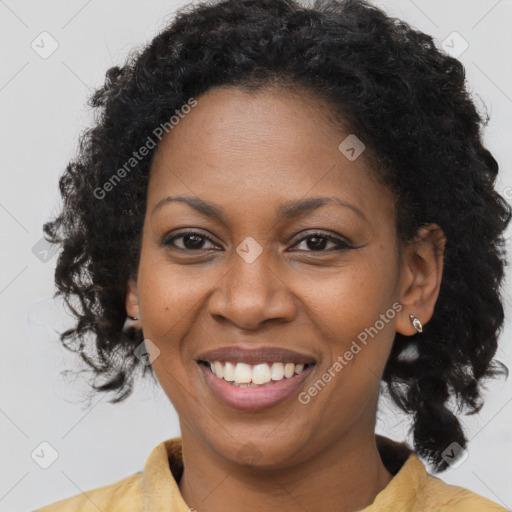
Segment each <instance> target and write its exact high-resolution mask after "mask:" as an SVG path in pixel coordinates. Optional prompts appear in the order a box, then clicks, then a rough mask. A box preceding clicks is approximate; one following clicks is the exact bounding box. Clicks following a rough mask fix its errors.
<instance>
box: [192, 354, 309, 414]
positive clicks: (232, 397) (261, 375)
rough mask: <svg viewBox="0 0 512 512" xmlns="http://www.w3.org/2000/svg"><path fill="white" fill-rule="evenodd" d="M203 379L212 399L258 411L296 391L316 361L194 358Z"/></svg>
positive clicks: (279, 401) (231, 405)
mask: <svg viewBox="0 0 512 512" xmlns="http://www.w3.org/2000/svg"><path fill="white" fill-rule="evenodd" d="M197 363H198V366H199V369H200V370H201V373H202V375H203V382H205V384H206V386H207V387H208V388H209V390H210V391H211V392H212V393H213V395H214V398H215V399H217V400H218V401H220V402H221V403H223V404H224V405H227V406H228V407H230V408H232V409H237V410H239V411H243V412H252V413H255V412H259V411H263V410H266V409H270V408H272V407H275V406H277V405H279V404H281V403H282V402H284V401H285V400H287V399H289V398H292V397H293V396H295V395H297V396H298V394H299V392H300V389H301V388H302V387H303V386H304V381H305V380H306V379H308V377H309V376H310V375H311V374H312V372H313V370H314V367H315V366H316V363H314V362H310V363H306V364H304V363H290V362H274V363H272V364H269V363H258V364H254V365H251V364H247V363H240V362H238V363H234V362H230V361H205V360H199V361H197Z"/></svg>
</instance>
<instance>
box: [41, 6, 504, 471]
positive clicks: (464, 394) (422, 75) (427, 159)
mask: <svg viewBox="0 0 512 512" xmlns="http://www.w3.org/2000/svg"><path fill="white" fill-rule="evenodd" d="M273 84H274V85H275V84H277V85H279V86H283V87H287V88H292V89H294V90H303V91H309V92H310V93H313V94H314V95H315V96H316V97H317V98H322V99H324V100H326V101H327V102H328V104H329V105H330V106H331V108H332V110H333V111H334V112H336V113H337V114H339V116H340V118H342V119H344V120H346V122H348V125H349V126H350V127H351V131H352V132H353V133H357V136H358V137H359V138H360V139H361V140H363V141H364V143H365V145H366V147H367V148H368V149H369V152H368V154H373V155H375V157H374V158H373V159H372V162H373V164H372V168H374V171H375V173H376V175H377V176H379V177H380V178H381V179H382V182H383V183H384V184H385V185H386V186H388V187H389V189H390V190H391V191H393V193H394V195H395V198H396V225H397V232H398V237H399V240H400V242H401V243H402V242H406V241H408V240H411V239H412V238H413V237H414V236H415V234H416V233H417V230H418V229H419V228H420V227H421V226H423V225H425V224H428V223H436V224H438V225H439V226H440V227H441V228H442V230H443V231H444V233H445V236H446V247H445V253H444V275H443V280H442V284H441V289H440V294H439V297H438V300H437V303H436V307H435V310H434V315H433V317H432V319H431V321H430V322H428V324H427V325H426V326H425V327H424V331H423V333H422V334H421V335H419V334H416V335H414V336H412V337H407V336H403V335H401V334H398V333H397V334H396V336H395V339H394V344H393V347H392V351H391V354H390V357H389V360H388V362H387V365H386V368H385V370H384V374H383V381H384V382H385V384H386V385H387V388H388V390H389V393H390V396H391V397H392V399H393V401H394V402H395V403H396V404H397V405H398V406H399V407H400V408H401V409H403V410H404V411H405V412H407V413H410V414H411V415H412V418H413V427H412V432H413V439H414V449H415V450H416V452H417V453H418V454H419V455H420V456H423V457H424V458H425V459H426V460H428V461H429V462H431V463H432V464H433V465H434V471H443V470H445V469H446V467H447V464H446V462H445V460H444V459H443V458H442V456H441V455H442V452H443V450H444V449H445V448H447V447H448V446H449V445H450V444H451V443H452V442H453V441H456V442H458V443H459V445H461V446H462V447H465V446H466V444H467V439H466V437H465V435H464V432H463V430H462V428H461V425H460V423H459V420H458V419H457V416H456V415H455V414H454V413H453V412H452V411H451V410H450V408H449V406H448V405H449V404H448V401H449V400H450V399H451V398H455V399H456V400H457V404H458V406H459V410H461V409H462V408H467V409H468V410H469V411H470V412H469V414H473V413H475V412H477V411H478V410H480V408H481V407H482V405H483V403H482V397H481V389H480V385H481V381H482V379H483V378H488V377H494V376H496V375H497V374H499V373H500V371H503V365H502V364H501V363H499V362H496V361H495V360H494V359H493V357H494V355H495V353H496V350H497V342H498V336H499V334H500V332H501V329H502V324H503V320H504V312H503V306H502V299H501V285H502V281H503V277H504V269H505V254H504V239H503V233H504V231H505V229H506V227H507V225H508V223H509V220H510V216H511V211H510V210H511V209H510V206H509V205H508V203H507V202H506V201H505V200H504V199H503V197H502V196H501V195H500V194H498V193H497V192H496V191H495V189H494V183H495V180H496V177H497V173H498V164H497V162H496V160H495V159H494V158H493V156H492V155H491V153H490V152H489V151H488V150H487V149H486V148H485V147H484V146H483V142H482V128H483V127H484V126H485V125H486V124H487V122H488V116H487V115H483V114H481V113H479V112H478V109H477V108H476V106H475V103H474V102H473V100H472V99H471V96H470V94H469V92H468V90H467V89H466V86H465V70H464V67H463V65H462V64H461V63H460V62H459V61H458V60H457V59H455V58H452V57H451V56H449V55H447V54H446V53H444V52H443V51H441V50H439V49H438V48H436V46H435V44H434V42H433V39H432V37H430V36H429V35H426V34H424V33H422V32H420V31H417V30H415V29H413V28H412V27H411V26H410V25H408V24H407V23H405V22H403V21H401V20H398V19H395V18H392V17H390V16H389V15H387V14H386V13H384V12H383V11H382V10H380V9H379V8H377V7H375V6H372V5H371V4H369V3H367V2H366V1H364V0H325V1H322V0H316V1H315V2H314V3H312V4H311V5H309V6H306V5H303V4H300V3H299V2H298V1H295V0H222V1H214V2H209V3H202V4H197V5H192V4H187V5H186V6H184V7H182V8H181V9H179V10H178V11H177V13H176V14H175V17H174V19H173V20H172V22H171V23H170V24H169V26H168V27H167V28H165V29H164V30H163V31H161V32H160V33H159V34H158V35H157V36H156V37H154V39H153V40H152V41H151V42H150V43H149V44H147V45H146V46H143V47H142V48H140V49H137V50H136V51H134V52H133V53H132V54H130V56H129V57H128V58H127V59H126V63H125V65H124V66H122V67H118V66H114V67H111V68H110V69H109V70H108V71H107V72H106V78H105V82H104V84H103V86H102V87H100V88H98V89H97V90H96V91H95V92H94V94H93V95H92V96H91V98H90V100H89V101H90V105H91V106H92V107H93V108H94V109H96V112H97V113H98V114H99V115H98V116H97V118H96V121H95V124H94V126H93V127H91V128H89V129H88V130H86V131H84V132H83V133H82V134H81V136H80V145H79V150H78V156H77V157H76V158H74V159H73V160H72V161H71V162H70V163H69V164H68V165H67V167H66V171H65V172H64V174H63V175H62V176H61V178H60V182H59V185H60V191H61V194H62V196H63V206H62V210H61V211H60V213H59V214H58V216H56V217H55V218H54V219H53V220H52V221H51V222H47V223H46V224H45V225H44V232H45V236H46V238H47V240H48V241H50V242H52V243H56V244H60V245H61V252H60V253H59V258H58V261H57V266H56V272H55V282H56V287H57V291H56V294H55V295H56V296H58V295H62V296H63V298H64V300H65V303H66V304H67V305H68V306H69V307H70V308H71V311H72V312H73V314H74V315H75V317H76V325H75V326H74V327H73V328H72V329H69V330H67V331H65V332H63V333H62V334H61V341H62V343H63V344H64V346H66V348H68V349H70V350H73V351H75V352H78V353H79V354H80V356H81V358H82V359H83V360H84V361H85V362H86V363H87V365H89V366H90V367H91V368H92V369H93V373H94V383H91V384H92V388H93V389H94V390H95V391H102V392H106V391H115V392H116V393H117V396H116V397H115V398H114V399H113V400H111V401H112V402H118V401H121V400H124V399H125V398H126V397H127V396H128V395H129V394H130V393H131V392H132V385H133V380H134V377H135V375H136V373H137V372H140V371H141V372H142V374H145V373H146V372H147V371H149V372H150V373H151V374H152V375H153V378H154V374H153V372H152V369H151V366H150V365H149V366H148V365H144V364H142V363H141V361H140V360H139V359H138V358H137V357H136V356H135V355H134V349H135V348H136V347H137V346H138V345H139V344H140V343H141V342H142V341H143V339H144V338H143V334H142V332H141V331H140V330H139V331H136V330H134V329H128V330H123V324H124V322H125V319H126V310H125V294H126V286H127V282H128V279H129V278H130V277H135V276H136V275H137V268H138V262H139V254H140V246H141V232H142V226H143V221H144V214H145V207H146V191H147V185H148V180H149V174H150V169H151V163H152V156H153V155H154V152H155V150H154V148H151V149H149V150H148V155H147V157H146V158H137V159H136V161H135V157H134V155H135V154H136V153H134V152H136V151H137V150H138V149H139V148H142V147H146V148H149V147H150V144H149V140H150V139H151V140H152V141H153V144H152V146H155V139H156V138H160V137H158V135H159V134H160V133H163V132H162V129H161V128H160V130H158V127H165V131H168V130H169V126H170V122H169V120H170V119H171V118H172V116H173V115H176V114H179V112H180V110H181V109H182V108H183V106H184V105H186V104H187V103H189V102H190V100H191V98H198V97H199V96H200V95H201V94H202V93H204V92H206V91H208V90H209V89H211V88H213V87H217V86H235V87H239V88H242V89H246V90H248V89H250V90H256V89H259V88H263V87H266V86H269V85H273ZM127 162H131V163H130V168H128V167H127V165H126V164H127ZM122 169H124V172H122V171H121V170H122ZM116 172H117V178H116V181H113V177H114V175H115V174H116ZM118 178H119V179H118ZM107 192H108V193H107ZM418 336H421V338H418ZM416 341H418V343H417V351H418V354H417V358H416V359H415V360H410V359H404V358H401V357H399V356H400V354H401V353H402V351H403V350H404V349H405V348H406V347H408V346H409V345H410V344H411V343H412V344H414V343H415V342H416ZM504 368H505V372H506V373H508V371H507V369H506V367H504ZM98 377H99V378H101V379H102V380H103V382H102V383H101V384H97V382H96V378H98Z"/></svg>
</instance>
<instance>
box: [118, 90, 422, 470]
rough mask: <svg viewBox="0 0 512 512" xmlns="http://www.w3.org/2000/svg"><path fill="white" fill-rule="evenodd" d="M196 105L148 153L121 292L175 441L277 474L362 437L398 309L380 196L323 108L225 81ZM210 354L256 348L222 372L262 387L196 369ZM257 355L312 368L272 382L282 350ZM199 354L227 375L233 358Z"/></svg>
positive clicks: (391, 230) (390, 229)
mask: <svg viewBox="0 0 512 512" xmlns="http://www.w3.org/2000/svg"><path fill="white" fill-rule="evenodd" d="M197 102H198V103H197V106H195V107H193V108H192V109H191V111H190V112H189V113H188V114H186V115H184V117H183V118H182V119H181V120H180V121H179V124H177V125H175V126H174V128H173V129H172V130H171V131H170V132H169V134H168V135H166V137H164V138H163V139H162V141H161V143H160V144H159V147H158V148H157V152H156V154H155V158H154V162H153V165H152V172H151V178H150V183H149V186H148V194H147V211H146V218H145V223H144V229H143V240H142V252H141V259H140V266H139V272H138V279H137V282H136V283H131V284H130V286H129V290H128V295H127V308H128V310H129V312H130V313H131V314H137V316H139V318H140V320H141V323H142V328H143V331H144V338H145V339H146V340H150V341H151V343H150V344H149V347H148V349H149V352H150V354H152V355H151V357H154V356H155V355H156V354H158V351H159V355H158V356H157V357H156V359H154V361H153V363H152V365H153V369H154V372H155V374H156V376H157V378H158V380H159V382H160V383H161V385H162V387H163V389H164V391H165V393H166V394H167V395H168V397H169V399H170V400H171V402H172V403H173V404H174V406H175V408H176V410H177V412H178V415H179V417H180V425H181V430H182V435H183V436H185V435H187V436H189V437H190V436H194V437H195V438H196V440H198V441H200V442H201V443H204V444H205V445H207V446H209V447H211V448H212V449H213V450H214V451H215V452H217V453H218V454H222V456H224V457H226V458H228V459H230V460H231V461H233V462H244V461H245V462H247V460H248V458H247V454H249V458H250V457H251V456H252V457H253V458H252V462H253V463H254V464H261V465H262V466H267V467H279V466H281V467H284V466H287V465H290V464H296V463H297V462H298V461H300V460H303V459H305V458H307V457H310V456H312V455H314V454H316V453H318V452H319V451H320V450H322V449H323V448H325V447H328V446H330V445H332V444H333V443H335V442H336V441H337V440H339V439H341V437H342V436H347V435H349V436H354V437H353V439H356V438H357V436H358V435H367V433H368V431H371V432H372V434H373V428H374V422H375V414H376V405H377V398H378V391H379V381H380V378H381V375H382V372H383V369H384V367H385V364H386V361H387V358H388V355H389V353H390V350H391V346H392V342H393V338H394V335H395V331H396V330H397V325H396V322H397V320H398V319H399V318H402V317H403V315H405V314H406V313H405V311H402V312H401V313H399V312H398V311H399V309H400V308H401V306H400V304H398V301H399V300H400V299H401V297H402V294H403V292H404V290H405V288H406V287H407V286H408V283H406V282H405V279H404V272H403V271H402V269H401V268H402V267H400V265H399V260H398V250H397V240H396V232H395V211H394V202H393V198H392V196H391V195H390V193H389V192H388V191H387V189H386V188H384V187H383V186H382V185H381V184H380V183H379V182H378V181H377V180H375V179H374V177H373V176H372V175H371V174H370V171H369V170H368V168H367V162H366V160H365V154H364V152H363V153H362V154H361V155H360V156H359V157H358V158H355V159H353V155H352V153H354V155H356V153H355V152H352V151H351V150H350V149H348V151H345V153H342V152H341V150H340V149H339V148H338V147H339V146H340V143H342V142H343V141H344V139H345V138H346V137H347V136H349V135H350V134H349V133H347V132H343V131H341V129H340V128H338V129H336V127H335V126H334V124H331V123H330V122H328V120H327V117H326V108H327V107H326V106H325V105H324V104H322V103H316V102H315V100H313V99H308V97H306V96H299V95H291V94H289V93H286V94H285V93H283V92H279V91H277V90H269V89H267V90H264V91H263V90H262V91H260V92H258V93H253V94H249V93H246V92H243V91H241V90H238V89H236V88H228V87H226V88H219V89H216V90H210V91H209V92H207V93H206V94H204V95H202V96H201V97H199V98H197ZM356 135H357V134H356ZM349 141H350V139H349ZM362 142H363V143H364V141H362ZM358 149H361V147H358V148H356V150H358ZM346 155H347V156H350V158H348V157H347V156H346ZM177 196H181V197H186V198H191V199H194V200H195V201H199V200H200V201H201V202H202V203H201V204H203V202H204V203H208V204H209V205H212V208H211V209H209V210H207V209H205V208H203V207H198V208H194V207H192V206H191V205H189V204H186V203H185V202H183V201H171V199H170V198H173V197H174V198H176V197H177ZM313 198H331V200H330V201H325V202H323V204H320V203H321V201H318V202H317V203H311V200H312V199H313ZM303 202H305V203H304V204H305V205H308V204H309V207H307V208H306V207H305V208H301V207H300V205H301V204H302V203H303ZM292 204H296V205H299V206H296V207H295V208H290V206H291V205H292ZM212 210H214V211H215V212H222V217H221V218H219V217H217V216H215V215H213V214H212ZM189 232H194V233H195V235H192V236H187V233H188V234H189V235H190V233H189ZM178 235H185V236H181V237H179V236H178ZM171 239H173V240H171ZM407 276H409V274H407ZM134 308H136V309H134ZM407 313H408V312H407ZM412 333H414V329H412V328H411V329H410V331H409V332H408V334H412ZM363 340H364V341H363ZM146 343H147V344H148V342H146ZM155 346H156V347H157V348H158V351H157V350H155V349H154V348H153V347H155ZM223 347H228V348H234V347H236V348H241V349H247V350H251V351H252V350H256V349H261V348H265V349H271V350H270V351H268V352H266V353H265V352H264V353H257V354H256V355H255V356H254V358H253V359H246V360H245V361H246V364H248V362H249V363H251V365H250V366H249V367H247V366H245V365H244V364H242V365H240V368H239V369H238V370H236V371H237V372H238V373H237V380H242V381H243V380H244V375H245V376H246V377H247V373H246V372H247V369H249V371H251V370H253V373H249V374H248V375H249V378H251V379H252V378H254V379H255V380H256V379H257V378H259V377H261V378H262V379H263V381H265V380H266V379H268V372H269V371H270V373H271V381H270V382H269V383H267V384H265V385H261V384H260V385H258V386H254V387H243V386H242V387H238V386H236V385H235V384H233V383H232V382H228V381H226V380H224V379H221V378H220V377H217V376H215V374H213V373H212V372H211V370H210V369H209V366H207V365H206V364H204V363H201V362H199V361H198V360H199V359H200V356H201V355H203V354H204V353H205V352H207V351H210V350H214V349H219V348H223ZM272 349H286V350H291V351H293V352H296V353H298V354H299V356H300V357H299V358H298V359H296V361H299V360H301V358H302V359H304V362H313V363H314V364H313V365H311V366H308V367H306V369H305V370H304V371H303V373H297V374H295V373H294V377H286V376H285V377H283V378H281V379H280V378H279V377H280V376H282V370H286V367H285V366H282V370H281V367H280V366H279V363H290V362H293V361H292V360H293V357H292V356H291V355H285V354H280V353H278V352H276V351H272ZM350 353H351V354H352V356H350ZM244 355H245V354H244ZM340 358H341V359H340ZM208 359H212V361H211V362H212V363H213V360H219V361H220V362H221V366H222V367H223V371H225V372H226V371H227V372H228V375H230V373H231V371H232V370H233V369H234V368H235V367H236V364H237V360H238V361H240V360H241V359H242V355H241V352H238V353H235V352H233V353H228V354H224V355H218V356H211V357H210V356H209V357H208ZM225 361H230V362H232V364H233V366H231V367H230V368H231V370H229V369H228V370H226V369H225V368H226V366H225V365H224V364H223V363H224V362H225ZM266 362H267V363H269V364H268V370H267V367H266V366H265V364H264V363H266ZM336 362H337V363H338V364H336ZM260 363H261V365H260ZM274 363H277V364H276V365H275V366H274ZM256 365H258V368H257V369H256V370H254V367H255V366H256ZM273 366H274V367H273ZM290 368H292V367H290V366H289V367H288V371H290ZM293 369H294V371H295V369H297V371H299V370H300V366H299V367H293ZM272 372H273V373H272ZM256 373H257V374H258V376H255V375H256ZM288 375H290V374H288ZM272 377H273V378H274V379H275V380H272ZM329 377H330V378H329ZM228 378H231V379H232V378H233V376H232V375H231V376H230V377H228ZM315 383H316V387H315ZM254 454H256V456H254Z"/></svg>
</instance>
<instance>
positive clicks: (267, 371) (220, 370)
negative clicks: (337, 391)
mask: <svg viewBox="0 0 512 512" xmlns="http://www.w3.org/2000/svg"><path fill="white" fill-rule="evenodd" d="M198 363H199V364H201V365H203V366H206V367H207V368H209V369H210V371H211V372H212V373H213V374H214V375H216V376H217V377H218V378H219V379H222V380H224V381H225V382H227V383H229V384H231V385H232V386H235V387H239V388H249V387H261V386H266V385H271V384H273V383H276V382H279V381H282V380H288V379H291V378H293V377H294V376H296V375H300V374H301V373H302V372H303V371H304V370H306V369H307V368H309V367H310V366H313V365H314V364H315V363H314V362H311V363H307V364H302V363H301V364H295V363H286V362H282V363H281V362H275V363H259V364H247V363H233V362H230V361H203V360H199V361H198Z"/></svg>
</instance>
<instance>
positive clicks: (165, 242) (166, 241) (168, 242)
mask: <svg viewBox="0 0 512 512" xmlns="http://www.w3.org/2000/svg"><path fill="white" fill-rule="evenodd" d="M190 235H196V236H198V237H200V238H202V239H204V240H208V241H209V242H211V243H212V244H215V242H214V241H213V240H212V239H211V238H210V237H208V236H206V235H204V234H203V233H200V232H198V231H184V232H182V233H178V234H177V235H174V236H173V237H171V238H168V239H164V240H163V241H162V245H164V246H167V247H171V248H173V249H177V250H178V251H186V252H198V251H202V250H205V249H182V248H181V247H176V246H175V245H173V242H174V241H175V240H177V239H180V238H184V237H185V236H190ZM310 238H323V239H326V240H328V241H330V242H333V243H334V244H336V245H337V247H336V248H331V249H327V250H326V249H320V250H318V251H313V250H309V251H305V252H313V253H315V252H319V253H322V252H324V253H325V252H330V251H332V250H334V251H342V250H347V249H353V248H354V247H353V246H351V245H350V244H349V243H347V242H345V241H344V240H343V239H341V238H338V237H335V236H332V235H327V234H325V233H322V232H313V233H309V234H308V235H307V236H304V237H302V238H301V239H300V240H298V241H297V242H296V243H295V244H294V246H295V245H298V244H300V243H301V242H303V241H305V240H308V239H310Z"/></svg>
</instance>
